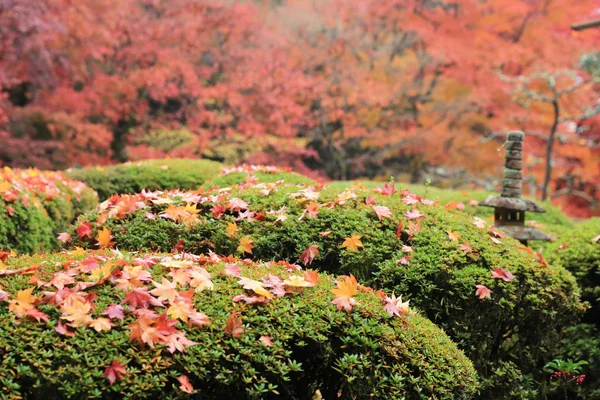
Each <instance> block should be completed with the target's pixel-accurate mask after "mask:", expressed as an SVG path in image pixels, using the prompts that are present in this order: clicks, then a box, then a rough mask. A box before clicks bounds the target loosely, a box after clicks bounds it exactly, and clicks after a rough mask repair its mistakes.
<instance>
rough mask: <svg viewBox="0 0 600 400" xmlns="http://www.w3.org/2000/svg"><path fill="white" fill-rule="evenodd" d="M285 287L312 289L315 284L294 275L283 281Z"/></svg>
mask: <svg viewBox="0 0 600 400" xmlns="http://www.w3.org/2000/svg"><path fill="white" fill-rule="evenodd" d="M283 284H284V285H287V286H293V287H312V286H315V284H314V283H312V282H309V281H307V280H306V279H304V277H303V276H298V275H293V276H290V277H289V278H287V279H286V280H284V281H283Z"/></svg>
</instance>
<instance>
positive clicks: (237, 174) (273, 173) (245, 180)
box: [204, 165, 317, 188]
mask: <svg viewBox="0 0 600 400" xmlns="http://www.w3.org/2000/svg"><path fill="white" fill-rule="evenodd" d="M280 180H283V181H285V182H286V183H289V184H294V185H296V184H302V185H314V184H316V183H317V182H315V181H314V180H312V179H310V178H308V177H306V176H304V175H301V174H298V173H296V172H293V171H291V170H290V169H289V168H279V167H272V166H264V165H242V166H239V167H233V168H224V169H223V173H222V174H221V175H220V176H218V177H215V178H212V179H209V180H208V182H206V183H205V184H204V188H211V187H219V188H222V187H231V186H235V185H240V184H242V185H244V184H250V185H252V184H255V183H271V182H277V181H280Z"/></svg>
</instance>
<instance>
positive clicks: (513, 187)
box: [479, 131, 550, 245]
mask: <svg viewBox="0 0 600 400" xmlns="http://www.w3.org/2000/svg"><path fill="white" fill-rule="evenodd" d="M523 139H524V134H523V132H520V131H513V132H509V133H508V140H507V141H506V143H505V147H506V157H505V159H506V161H505V164H504V167H505V168H504V181H503V186H502V195H501V196H500V197H488V198H487V199H485V200H483V201H482V202H480V203H479V205H480V206H485V207H494V226H496V227H497V228H499V229H500V230H501V231H503V232H505V233H506V234H507V235H508V236H511V237H513V238H515V239H517V240H519V241H520V242H521V243H523V244H524V245H527V241H528V240H550V237H549V236H547V235H546V234H544V233H542V232H540V231H539V230H538V229H536V228H534V227H532V226H525V212H526V211H529V212H537V213H544V212H546V210H544V209H543V208H542V207H540V206H539V205H537V204H536V203H534V202H533V201H530V200H527V199H523V198H521V191H522V189H523V173H522V171H521V170H522V168H523Z"/></svg>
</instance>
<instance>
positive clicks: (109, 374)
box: [104, 360, 127, 385]
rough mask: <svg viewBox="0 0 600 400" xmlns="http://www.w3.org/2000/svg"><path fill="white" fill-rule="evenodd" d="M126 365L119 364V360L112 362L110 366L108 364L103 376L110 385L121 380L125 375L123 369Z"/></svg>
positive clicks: (125, 372) (125, 371)
mask: <svg viewBox="0 0 600 400" xmlns="http://www.w3.org/2000/svg"><path fill="white" fill-rule="evenodd" d="M125 365H126V364H121V363H120V362H119V360H114V361H113V362H112V364H110V365H109V366H108V367H106V369H105V370H104V376H105V377H106V379H108V381H109V382H110V384H111V385H112V384H113V383H115V381H116V380H117V379H121V378H122V377H123V376H125V375H127V370H126V369H125Z"/></svg>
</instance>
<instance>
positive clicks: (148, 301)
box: [123, 287, 163, 310]
mask: <svg viewBox="0 0 600 400" xmlns="http://www.w3.org/2000/svg"><path fill="white" fill-rule="evenodd" d="M123 303H125V304H129V307H130V308H131V309H132V310H135V309H136V308H148V307H149V306H150V305H153V306H155V307H162V305H163V304H162V302H160V301H158V299H156V298H154V297H152V296H151V295H150V293H148V288H146V287H143V288H135V289H133V290H131V291H129V292H128V293H127V294H126V295H125V298H124V299H123Z"/></svg>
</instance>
